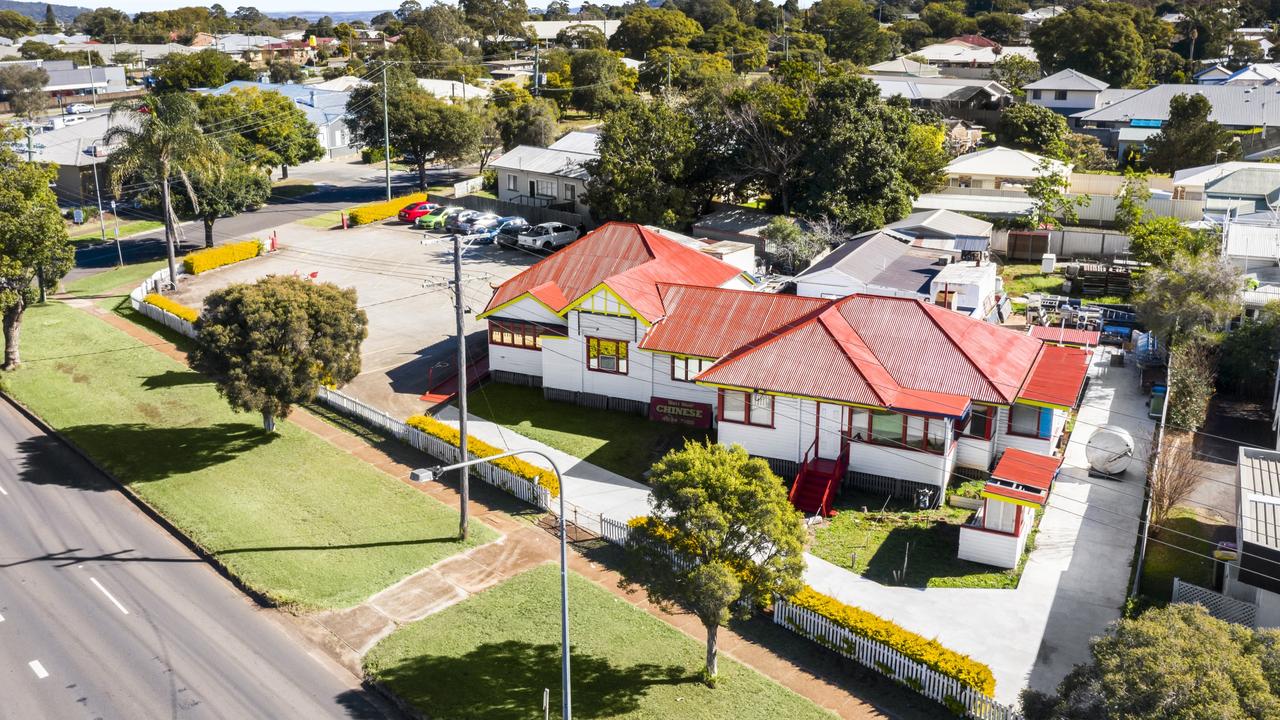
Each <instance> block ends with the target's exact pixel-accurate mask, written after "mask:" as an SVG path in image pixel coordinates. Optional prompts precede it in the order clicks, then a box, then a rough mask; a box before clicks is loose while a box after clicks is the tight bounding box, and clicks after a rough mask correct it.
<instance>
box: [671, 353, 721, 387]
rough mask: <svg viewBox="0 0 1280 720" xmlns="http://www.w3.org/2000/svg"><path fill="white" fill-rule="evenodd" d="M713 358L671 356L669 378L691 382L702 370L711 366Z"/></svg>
mask: <svg viewBox="0 0 1280 720" xmlns="http://www.w3.org/2000/svg"><path fill="white" fill-rule="evenodd" d="M714 362H715V361H714V360H702V359H701V358H688V357H676V356H675V355H672V356H671V379H672V380H679V381H680V382H693V379H694V378H696V377H698V375H699V374H700V373H702V371H703V370H706V369H707V368H709V367H711V365H712V363H714Z"/></svg>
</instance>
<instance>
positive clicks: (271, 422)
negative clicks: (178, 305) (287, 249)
mask: <svg viewBox="0 0 1280 720" xmlns="http://www.w3.org/2000/svg"><path fill="white" fill-rule="evenodd" d="M196 332H197V340H198V342H197V343H196V347H195V349H194V350H193V351H192V353H191V366H192V367H193V368H195V369H196V370H198V371H200V372H202V373H205V374H206V375H208V376H210V377H212V378H213V381H214V383H215V384H216V386H217V388H218V393H219V394H221V395H222V396H223V397H225V398H226V399H227V402H229V403H230V404H231V406H232V407H234V408H236V409H238V410H245V411H249V412H259V413H262V424H263V427H264V428H265V429H266V430H267V431H268V432H270V431H273V430H275V419H276V418H277V417H286V416H288V414H289V412H290V411H291V410H292V409H293V406H294V405H298V404H300V403H304V402H308V401H310V400H311V399H313V398H314V397H315V395H316V392H317V390H318V389H319V387H320V386H321V385H326V384H335V383H337V384H341V383H345V382H347V381H349V380H351V379H352V378H354V377H355V376H356V375H357V374H359V372H360V343H361V342H363V341H364V338H365V336H366V335H367V334H368V318H367V317H366V315H365V313H364V311H363V310H361V309H360V308H359V307H358V306H357V305H356V292H355V290H351V289H347V290H343V289H341V288H339V287H338V286H336V285H334V284H332V283H314V282H309V281H307V280H303V279H300V278H296V277H290V276H277V275H270V276H267V277H266V278H263V279H262V280H259V281H258V282H256V283H253V284H251V285H246V284H235V285H230V286H228V287H226V288H223V289H222V290H218V291H217V292H214V293H213V294H211V295H209V296H208V297H207V298H205V301H204V310H203V311H202V312H201V313H200V318H199V320H197V321H196Z"/></svg>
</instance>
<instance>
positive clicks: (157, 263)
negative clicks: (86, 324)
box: [63, 260, 167, 297]
mask: <svg viewBox="0 0 1280 720" xmlns="http://www.w3.org/2000/svg"><path fill="white" fill-rule="evenodd" d="M166 266H167V262H166V261H164V260H154V261H152V262H144V263H138V264H136V265H125V266H124V267H118V268H112V269H110V270H104V271H102V272H99V273H94V274H92V275H85V276H83V277H81V278H78V279H76V280H72V281H71V282H68V283H65V284H64V285H63V290H64V291H65V292H66V293H67V294H68V295H71V296H74V297H101V296H103V295H105V294H107V293H111V292H113V291H115V290H119V289H121V288H123V287H126V286H129V285H134V286H136V285H137V284H138V283H141V282H142V281H143V280H145V279H147V278H149V277H151V275H152V274H153V273H155V271H157V270H159V269H161V268H164V267H166ZM128 294H129V293H128V291H125V292H120V293H115V295H119V296H124V295H128Z"/></svg>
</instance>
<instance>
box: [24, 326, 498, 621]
mask: <svg viewBox="0 0 1280 720" xmlns="http://www.w3.org/2000/svg"><path fill="white" fill-rule="evenodd" d="M23 331H24V332H23V345H24V347H23V350H24V355H25V358H24V359H25V364H24V365H23V366H22V368H21V369H19V370H17V371H15V372H10V373H5V376H4V379H5V382H6V385H7V387H8V389H9V390H10V392H12V393H13V395H14V396H15V397H17V398H18V399H19V400H21V401H22V402H23V403H24V404H26V405H27V406H28V407H30V408H31V409H32V410H34V411H35V412H36V413H38V414H39V415H41V416H42V417H43V418H44V419H45V420H46V421H48V422H49V423H50V424H51V425H53V426H54V427H55V428H57V429H58V430H59V431H60V432H62V433H63V434H64V435H65V436H66V437H68V438H69V439H70V440H72V441H73V442H75V443H76V444H77V445H78V446H80V447H81V448H82V449H84V450H85V451H86V452H88V453H89V454H90V455H92V456H93V457H94V458H95V459H96V460H97V461H98V462H99V463H100V464H102V465H103V466H104V467H106V468H107V469H108V470H110V471H111V472H112V473H113V474H115V475H116V477H118V478H120V480H121V481H123V482H125V483H127V484H128V485H129V486H130V487H131V489H132V490H133V491H134V492H136V493H137V494H138V495H139V496H141V497H142V498H143V499H144V500H146V501H147V502H148V503H149V504H151V505H152V506H153V507H155V508H156V509H157V510H158V511H159V512H160V513H161V514H163V515H164V516H165V517H166V518H168V519H169V520H170V521H171V522H172V523H173V524H174V525H175V526H177V527H178V528H179V529H180V530H181V531H182V532H183V533H184V534H186V535H187V536H188V537H190V538H192V539H193V540H194V541H195V542H196V543H198V544H199V545H200V546H201V547H203V548H204V549H205V550H206V551H208V552H209V553H210V554H211V555H212V556H213V557H215V558H216V559H217V560H218V561H219V562H221V563H222V564H223V565H225V566H226V567H227V568H228V570H229V571H230V572H231V573H232V574H234V575H236V576H237V577H239V578H240V579H241V580H242V581H243V582H244V583H245V585H247V586H248V587H250V588H252V589H254V590H255V591H257V592H259V593H261V594H263V595H265V596H266V597H268V598H270V599H272V600H273V601H275V602H278V603H280V604H287V605H296V606H299V607H302V608H320V607H344V606H348V605H351V604H354V603H356V602H359V601H361V600H363V599H364V598H366V597H368V596H369V595H371V594H373V593H374V592H377V591H378V590H381V589H382V588H385V587H387V586H388V585H391V584H392V583H395V582H396V581H398V580H400V579H401V578H403V577H405V576H407V575H410V574H412V573H413V572H416V571H417V570H419V569H421V568H423V567H426V566H428V565H431V564H433V563H435V562H436V561H438V560H441V559H443V558H445V557H448V556H450V555H453V554H455V553H457V552H460V551H461V550H463V549H464V548H466V547H471V546H475V545H479V544H483V543H485V542H488V541H490V540H492V539H493V538H494V537H495V535H494V533H493V532H492V531H491V530H489V529H487V528H485V527H482V526H477V527H476V528H475V531H474V532H473V533H472V534H471V539H470V540H469V541H468V542H467V543H459V542H458V541H457V540H456V539H455V533H456V531H457V522H458V520H457V513H456V512H454V511H453V510H452V509H450V508H448V507H445V506H444V505H442V504H441V503H439V502H438V501H436V500H433V499H431V498H429V497H427V496H425V495H423V494H421V493H418V492H416V491H414V490H413V489H412V488H410V487H408V486H406V485H404V484H402V483H400V482H398V481H396V480H395V479H393V478H390V477H387V476H386V475H384V474H382V473H381V472H379V471H377V470H375V469H374V468H373V467H372V466H370V465H368V464H367V463H365V462H363V461H361V460H358V459H356V458H355V457H354V456H352V455H350V454H348V453H346V452H344V451H342V450H339V449H338V448H336V447H334V446H333V445H330V444H329V443H327V442H325V441H324V440H322V439H320V438H319V437H317V436H315V435H313V434H311V433H309V432H307V431H306V430H303V429H302V428H300V427H298V426H296V425H294V424H293V423H290V422H283V423H280V424H279V428H280V431H279V433H278V434H276V435H268V434H266V433H264V432H262V430H261V426H260V424H259V423H258V418H257V417H256V416H252V415H246V414H243V413H235V412H233V411H232V410H231V409H230V408H229V407H228V406H227V404H226V402H225V401H223V400H222V399H221V398H220V397H219V396H218V394H217V392H216V390H215V389H214V387H213V385H212V384H211V383H210V382H209V381H208V380H206V379H205V378H204V377H203V376H201V375H199V374H197V373H195V372H192V371H191V370H189V369H188V368H187V367H186V366H184V365H182V364H181V363H179V362H177V361H175V360H173V359H171V358H169V357H167V356H165V355H163V354H161V353H159V352H156V351H155V350H153V349H151V348H149V347H147V346H146V345H144V344H143V343H141V342H139V341H138V340H136V339H134V338H132V337H131V336H129V335H127V334H125V333H123V332H120V331H119V330H117V329H115V328H112V327H111V326H109V325H107V324H106V323H104V322H102V321H101V320H99V319H97V318H94V317H92V316H90V315H88V314H87V313H84V312H82V311H79V310H76V309H74V308H72V307H69V306H67V305H64V304H62V303H52V304H49V305H45V306H40V307H35V308H32V309H31V310H29V311H28V312H27V315H26V319H25V321H24V323H23ZM33 450H38V448H36V449H33ZM23 479H24V480H25V481H27V482H68V483H74V482H76V480H75V479H74V478H50V477H47V476H27V477H24V478H23Z"/></svg>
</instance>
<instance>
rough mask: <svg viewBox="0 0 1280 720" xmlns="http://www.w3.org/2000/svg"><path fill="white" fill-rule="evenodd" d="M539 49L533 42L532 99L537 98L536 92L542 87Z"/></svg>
mask: <svg viewBox="0 0 1280 720" xmlns="http://www.w3.org/2000/svg"><path fill="white" fill-rule="evenodd" d="M541 48H542V45H540V44H538V43H537V42H536V41H535V42H534V44H533V95H534V97H537V96H538V90H539V89H540V88H541V86H542V82H541V78H542V73H541V63H540V62H539V60H540V58H539V57H538V50H539V49H541Z"/></svg>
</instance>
